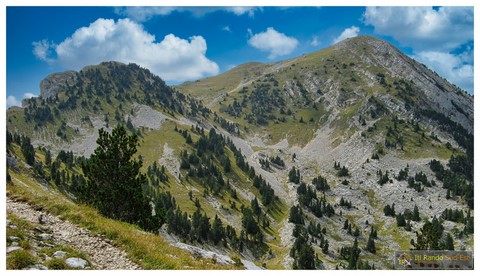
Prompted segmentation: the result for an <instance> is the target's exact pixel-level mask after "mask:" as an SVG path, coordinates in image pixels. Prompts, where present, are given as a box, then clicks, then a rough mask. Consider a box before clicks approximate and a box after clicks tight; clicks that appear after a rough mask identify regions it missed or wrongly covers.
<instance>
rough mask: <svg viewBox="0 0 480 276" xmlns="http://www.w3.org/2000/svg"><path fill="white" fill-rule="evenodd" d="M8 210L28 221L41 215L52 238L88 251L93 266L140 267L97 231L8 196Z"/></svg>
mask: <svg viewBox="0 0 480 276" xmlns="http://www.w3.org/2000/svg"><path fill="white" fill-rule="evenodd" d="M6 205H7V213H10V214H13V215H15V216H17V217H19V218H21V219H24V220H26V221H29V222H31V223H39V218H40V216H42V221H43V222H44V225H43V226H44V227H45V228H46V229H47V230H48V231H51V233H52V235H53V240H54V241H55V243H57V244H63V245H68V246H71V247H74V248H75V249H77V250H79V251H82V252H84V253H86V254H87V255H88V258H89V260H90V262H91V264H92V268H93V269H106V270H113V269H122V270H127V269H128V270H132V269H141V267H139V266H138V265H137V264H135V263H134V262H132V261H131V260H129V259H128V258H127V254H126V252H125V251H123V250H121V249H119V248H117V247H115V246H113V242H112V241H111V240H108V239H106V238H104V237H101V236H99V235H96V234H93V233H92V232H90V231H89V230H87V229H83V228H81V227H78V226H76V225H73V224H72V223H70V222H68V221H63V220H61V219H60V218H59V217H57V216H53V215H51V214H48V213H47V212H44V211H37V210H35V209H34V208H33V207H32V206H30V205H28V204H26V203H23V202H18V201H14V200H12V199H10V198H8V197H7V201H6Z"/></svg>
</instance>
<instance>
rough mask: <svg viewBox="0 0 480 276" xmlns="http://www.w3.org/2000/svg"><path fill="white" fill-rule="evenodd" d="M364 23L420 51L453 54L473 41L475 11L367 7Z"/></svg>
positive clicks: (441, 8) (469, 9)
mask: <svg viewBox="0 0 480 276" xmlns="http://www.w3.org/2000/svg"><path fill="white" fill-rule="evenodd" d="M363 20H364V23H365V24H366V25H371V26H373V27H374V28H375V32H376V33H377V34H381V35H389V36H392V37H393V38H395V39H396V40H397V41H398V42H400V43H402V44H404V45H406V46H410V47H413V48H416V49H419V50H436V51H438V50H442V51H445V50H452V49H455V48H457V47H458V46H460V45H462V44H464V43H466V42H468V41H470V40H473V7H440V8H438V9H434V8H433V7H367V8H366V10H365V13H364V14H363Z"/></svg>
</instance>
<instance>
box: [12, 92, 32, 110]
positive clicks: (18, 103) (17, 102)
mask: <svg viewBox="0 0 480 276" xmlns="http://www.w3.org/2000/svg"><path fill="white" fill-rule="evenodd" d="M32 97H37V95H35V94H33V93H25V94H23V97H22V99H29V98H32ZM11 106H22V102H21V100H18V99H17V97H15V96H13V95H10V96H8V97H7V108H8V107H11Z"/></svg>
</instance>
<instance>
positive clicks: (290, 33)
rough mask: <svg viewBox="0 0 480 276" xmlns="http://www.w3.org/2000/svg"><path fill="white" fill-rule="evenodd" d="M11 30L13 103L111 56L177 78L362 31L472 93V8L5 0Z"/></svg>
mask: <svg viewBox="0 0 480 276" xmlns="http://www.w3.org/2000/svg"><path fill="white" fill-rule="evenodd" d="M38 18H41V20H37V19H38ZM6 30H7V42H6V46H7V106H11V105H18V104H19V102H20V101H21V99H22V98H25V97H31V96H34V95H38V94H39V83H40V81H41V80H42V79H43V78H44V77H45V76H47V75H48V74H51V73H54V72H59V71H65V70H79V69H81V68H82V67H84V66H85V65H90V64H98V63H100V62H102V61H106V60H118V61H122V62H126V63H128V62H135V63H137V64H140V65H142V66H143V67H146V68H148V69H150V70H151V71H152V72H153V73H155V74H157V75H159V76H160V77H161V78H163V79H164V80H166V81H167V83H169V84H177V83H181V82H183V81H188V80H196V79H200V78H203V77H208V76H212V75H216V74H219V73H222V72H225V71H226V70H229V69H231V68H232V67H234V66H236V65H240V64H242V63H245V62H250V61H259V62H274V61H278V60H283V59H288V58H292V57H295V56H299V55H301V54H304V53H310V52H314V51H317V50H320V49H322V48H326V47H329V46H330V45H332V44H334V43H335V42H337V41H340V40H342V39H345V38H347V37H353V36H358V35H372V36H376V37H379V38H382V39H385V40H387V41H389V42H390V43H392V44H394V45H395V46H397V47H399V48H400V49H401V50H402V51H403V52H405V53H406V54H408V55H409V56H411V57H413V58H415V59H417V60H419V61H420V62H422V63H424V64H426V65H427V66H429V67H430V68H432V69H433V70H435V71H436V72H437V73H439V74H440V75H441V76H443V77H445V78H446V79H448V80H449V81H451V82H453V83H454V84H456V85H458V86H459V87H461V88H463V89H465V90H467V91H468V92H470V93H472V94H473V7H467V8H465V7H435V8H432V7H411V8H398V7H397V8H391V7H321V8H317V7H292V8H281V7H238V8H237V7H197V8H192V7H182V8H175V7H127V8H122V7H7V26H6Z"/></svg>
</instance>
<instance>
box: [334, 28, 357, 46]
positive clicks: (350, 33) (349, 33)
mask: <svg viewBox="0 0 480 276" xmlns="http://www.w3.org/2000/svg"><path fill="white" fill-rule="evenodd" d="M359 32H360V28H358V27H356V26H352V27H350V28H346V29H345V30H343V32H342V33H341V34H340V35H339V36H338V37H336V38H335V39H333V43H334V44H336V43H338V42H340V41H342V40H344V39H347V38H350V37H356V36H358V33H359Z"/></svg>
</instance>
